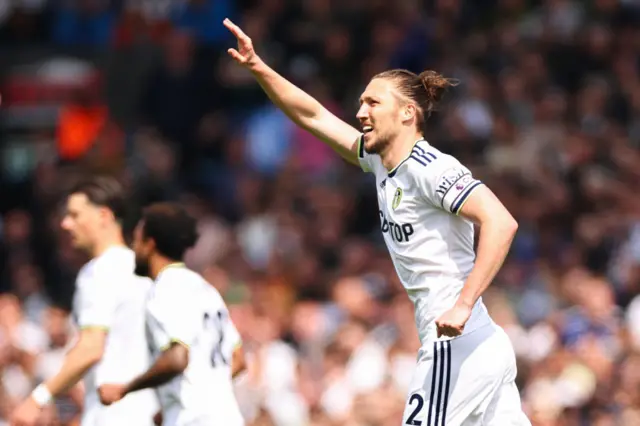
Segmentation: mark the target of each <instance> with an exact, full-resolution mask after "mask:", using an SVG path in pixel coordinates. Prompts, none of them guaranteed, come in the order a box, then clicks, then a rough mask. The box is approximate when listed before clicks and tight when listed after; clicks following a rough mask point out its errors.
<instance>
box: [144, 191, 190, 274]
mask: <svg viewBox="0 0 640 426" xmlns="http://www.w3.org/2000/svg"><path fill="white" fill-rule="evenodd" d="M197 241H198V231H197V223H196V220H195V219H194V218H193V217H192V216H191V215H189V214H188V213H187V211H186V210H185V209H184V208H183V207H182V206H180V205H178V204H173V203H156V204H152V205H151V206H149V207H146V208H145V209H144V210H143V212H142V218H141V219H140V221H139V223H138V226H137V227H136V229H135V231H134V238H133V250H134V251H135V253H136V274H138V275H143V276H151V277H152V278H154V277H155V275H156V274H154V271H156V273H157V271H159V270H160V269H162V267H163V266H160V265H164V264H166V263H167V262H168V263H173V262H180V261H182V258H183V257H184V254H185V253H186V251H187V250H189V249H190V248H191V247H193V246H194V245H195V244H196V242H197Z"/></svg>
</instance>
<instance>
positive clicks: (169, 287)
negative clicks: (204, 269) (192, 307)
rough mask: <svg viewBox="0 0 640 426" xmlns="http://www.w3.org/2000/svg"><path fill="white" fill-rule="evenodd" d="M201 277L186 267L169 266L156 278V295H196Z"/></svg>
mask: <svg viewBox="0 0 640 426" xmlns="http://www.w3.org/2000/svg"><path fill="white" fill-rule="evenodd" d="M201 281H202V277H201V276H200V275H199V274H197V273H196V272H194V271H191V270H189V269H187V268H169V269H167V270H166V271H163V272H162V273H161V274H160V275H159V276H158V278H157V279H156V284H155V285H156V295H158V296H160V297H168V298H173V297H180V298H189V297H197V294H198V289H200V288H202V286H201Z"/></svg>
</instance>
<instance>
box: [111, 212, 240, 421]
mask: <svg viewBox="0 0 640 426" xmlns="http://www.w3.org/2000/svg"><path fill="white" fill-rule="evenodd" d="M197 239H198V234H197V231H196V221H195V219H193V218H192V217H191V216H189V215H188V214H187V213H186V212H185V211H184V209H182V208H181V207H180V206H178V205H176V204H170V203H159V204H154V205H152V206H149V207H147V208H146V209H145V211H144V214H143V217H142V219H141V221H140V223H139V224H138V226H137V227H136V230H135V233H134V241H133V249H134V251H135V253H136V272H137V273H138V274H139V275H143V276H149V277H151V278H153V279H154V280H155V283H154V286H153V288H152V290H151V292H150V294H149V299H148V301H147V307H146V317H147V321H146V323H147V336H148V337H147V340H148V343H149V348H150V349H151V351H152V352H153V355H154V362H153V365H152V366H151V367H149V369H148V370H147V371H146V372H144V373H142V374H141V375H139V376H138V377H136V378H133V379H132V380H131V381H130V382H128V383H126V384H120V385H118V384H115V385H110V384H105V385H103V386H102V387H101V389H100V396H101V399H102V401H103V402H104V403H105V404H111V403H114V402H115V404H114V406H117V405H118V404H119V402H117V401H119V400H120V399H121V398H122V397H125V395H135V394H136V392H137V391H139V390H141V389H147V388H152V387H153V388H157V391H158V395H159V397H160V405H161V408H162V424H163V425H164V426H210V425H225V426H242V425H244V419H243V418H242V415H241V413H240V408H239V406H238V403H237V401H236V398H235V394H234V392H233V382H232V378H233V377H234V376H236V375H237V374H238V373H239V372H240V371H242V370H243V369H244V366H245V364H244V353H243V349H242V346H241V340H240V335H239V333H238V331H237V330H236V328H235V326H234V324H233V322H232V321H231V318H230V317H229V311H228V309H227V307H226V305H225V303H224V301H223V300H222V297H221V296H220V294H219V293H218V291H217V290H216V289H215V287H213V286H212V285H211V284H209V283H208V282H207V281H205V279H204V278H203V277H202V276H201V275H200V274H198V273H196V272H194V271H192V270H190V269H188V268H187V267H186V266H185V265H184V263H182V258H183V256H184V253H185V252H186V251H187V250H188V249H189V248H190V247H192V246H193V245H194V244H195V243H196V241H197ZM127 397H128V396H127Z"/></svg>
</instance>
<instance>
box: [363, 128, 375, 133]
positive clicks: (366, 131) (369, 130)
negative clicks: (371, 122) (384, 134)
mask: <svg viewBox="0 0 640 426" xmlns="http://www.w3.org/2000/svg"><path fill="white" fill-rule="evenodd" d="M371 131H373V127H372V126H363V127H362V133H369V132H371Z"/></svg>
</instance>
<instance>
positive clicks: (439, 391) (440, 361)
mask: <svg viewBox="0 0 640 426" xmlns="http://www.w3.org/2000/svg"><path fill="white" fill-rule="evenodd" d="M431 371H432V373H431V395H430V397H429V414H428V416H427V426H446V421H447V405H448V404H449V385H450V383H451V342H450V341H444V342H435V343H434V344H433V369H432V370H431Z"/></svg>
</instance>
